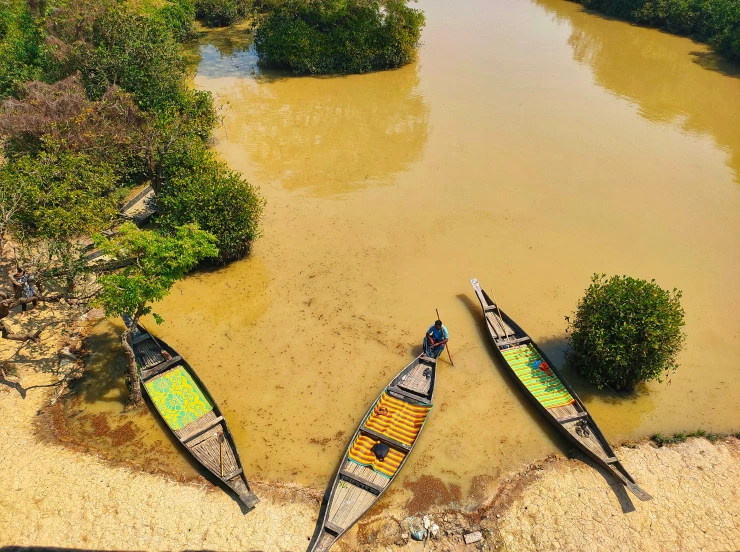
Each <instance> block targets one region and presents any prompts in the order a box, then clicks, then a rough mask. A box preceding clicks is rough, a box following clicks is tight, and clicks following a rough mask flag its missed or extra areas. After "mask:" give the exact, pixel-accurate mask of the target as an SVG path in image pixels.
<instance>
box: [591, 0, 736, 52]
mask: <svg viewBox="0 0 740 552" xmlns="http://www.w3.org/2000/svg"><path fill="white" fill-rule="evenodd" d="M576 1H577V2H579V3H581V4H583V5H584V6H586V7H587V8H590V9H593V10H597V11H600V12H603V13H606V14H608V15H613V16H615V17H619V18H621V19H626V20H627V21H633V22H635V23H641V24H646V25H652V26H655V27H660V28H663V29H665V30H667V31H669V32H672V33H675V34H680V35H685V36H689V37H691V38H694V39H696V40H700V41H702V42H706V43H708V44H711V45H712V46H714V47H715V48H716V49H717V50H718V51H719V52H722V53H723V54H726V55H727V56H728V57H730V58H732V59H738V60H740V2H738V1H737V0H576Z"/></svg>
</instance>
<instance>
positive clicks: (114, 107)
mask: <svg viewBox="0 0 740 552" xmlns="http://www.w3.org/2000/svg"><path fill="white" fill-rule="evenodd" d="M147 126H148V125H146V117H145V116H144V114H143V113H142V112H141V111H140V110H139V108H138V107H137V106H136V104H135V103H134V101H133V99H132V97H131V95H130V94H127V93H125V92H123V91H122V90H121V89H120V88H118V87H115V86H112V87H110V88H108V90H107V91H106V92H105V94H103V96H102V97H101V98H100V100H98V101H92V100H90V99H88V97H87V94H86V93H85V88H84V86H83V85H82V82H81V81H80V77H79V75H73V76H71V77H68V78H66V79H64V80H61V81H58V82H56V83H54V84H44V83H42V82H38V81H34V82H29V83H26V84H25V86H24V87H23V93H22V94H21V95H20V99H18V100H16V99H9V100H5V101H4V102H3V103H2V105H1V106H0V135H2V136H3V137H4V138H5V144H4V147H5V153H6V155H7V156H8V157H9V158H11V159H12V158H13V157H15V156H18V155H22V154H24V153H30V154H33V155H35V154H38V153H39V152H40V151H42V150H43V149H45V148H47V147H48V146H49V145H50V144H53V145H54V146H55V147H58V148H60V149H63V150H65V151H70V152H74V153H84V154H86V155H89V156H90V157H92V158H94V159H97V160H99V161H101V162H106V163H108V164H110V165H112V166H115V167H116V168H117V169H118V170H119V171H121V172H131V171H133V170H136V168H135V166H136V165H137V164H141V163H138V162H137V160H136V158H137V157H141V154H140V153H139V149H140V147H141V135H142V134H145V133H146V134H148V131H147V129H146V127H147ZM139 169H140V167H139Z"/></svg>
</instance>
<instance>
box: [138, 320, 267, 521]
mask: <svg viewBox="0 0 740 552" xmlns="http://www.w3.org/2000/svg"><path fill="white" fill-rule="evenodd" d="M124 322H126V323H127V324H130V323H131V320H130V319H129V320H126V319H124ZM131 343H132V346H133V349H134V355H135V356H136V362H137V364H138V365H139V369H140V373H141V387H142V389H143V390H144V392H145V393H146V395H147V396H148V397H149V399H150V401H151V403H152V405H153V406H154V409H155V410H156V411H157V414H159V416H160V417H161V418H162V420H163V421H164V422H165V424H166V425H167V427H168V428H169V430H170V431H171V432H172V433H173V435H174V436H175V437H176V438H177V440H178V441H180V443H181V444H182V446H184V447H185V448H186V449H187V450H188V452H189V453H190V454H192V455H193V457H194V458H195V459H196V460H197V461H198V462H199V463H200V464H201V465H202V466H203V467H205V468H206V469H207V470H208V471H209V472H211V473H212V474H213V475H214V476H215V477H216V478H217V479H218V480H220V481H221V482H222V483H224V484H225V485H227V486H228V487H229V488H230V489H232V490H233V491H234V492H235V493H236V495H237V496H238V497H239V500H240V501H241V502H242V503H243V504H244V505H245V506H246V507H247V508H249V509H251V508H254V507H255V505H256V504H257V503H258V502H259V499H258V498H257V496H256V495H255V494H254V493H253V492H252V491H251V489H250V487H249V482H248V481H247V477H246V475H245V474H244V470H243V468H242V463H241V460H240V459H239V453H238V452H237V450H236V444H235V443H234V439H233V437H232V436H231V432H230V431H229V426H228V425H227V424H226V420H225V419H224V417H223V414H222V413H221V410H220V409H219V407H218V405H217V404H216V401H215V400H213V397H212V396H211V394H210V393H209V392H208V389H207V388H206V386H205V385H204V384H203V382H202V381H201V380H200V378H199V377H198V374H196V373H195V370H193V368H192V367H191V366H190V365H189V364H188V363H187V362H186V361H185V360H184V359H183V358H182V357H181V356H180V355H178V354H177V351H175V350H174V349H173V348H172V347H170V346H169V345H167V344H166V343H165V342H164V341H162V340H161V339H156V338H155V337H154V336H153V335H152V334H150V333H149V332H147V330H146V329H145V328H144V326H142V325H141V324H139V325H137V326H136V328H134V329H133V331H132V332H131ZM163 351H164V352H166V354H163ZM168 356H169V357H170V358H169V359H168V358H167V357H168Z"/></svg>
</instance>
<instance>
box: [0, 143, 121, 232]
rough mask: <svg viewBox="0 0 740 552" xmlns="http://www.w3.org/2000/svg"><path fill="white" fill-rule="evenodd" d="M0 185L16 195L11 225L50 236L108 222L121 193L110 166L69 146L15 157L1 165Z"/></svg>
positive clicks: (89, 229)
mask: <svg viewBox="0 0 740 552" xmlns="http://www.w3.org/2000/svg"><path fill="white" fill-rule="evenodd" d="M0 186H2V187H3V188H4V189H5V190H7V193H6V194H5V195H8V196H12V194H15V193H17V194H19V196H20V198H21V202H20V207H19V210H18V212H17V214H16V219H15V221H14V222H15V224H14V228H13V231H14V232H15V233H18V234H20V235H22V236H28V237H42V238H49V239H71V238H75V237H78V236H81V235H84V234H91V233H93V232H97V231H100V230H102V229H105V228H107V227H108V226H109V225H110V224H111V222H112V221H113V219H115V217H116V215H117V211H118V210H117V205H118V202H119V201H120V200H121V198H122V195H123V193H124V190H121V189H119V188H118V187H117V179H116V176H115V173H114V171H113V169H112V168H111V167H110V166H108V165H106V164H104V163H101V162H97V161H94V160H92V159H91V158H90V157H88V156H87V155H84V154H75V153H70V152H51V153H47V152H45V151H44V152H41V153H40V154H39V155H38V156H35V157H34V156H31V155H23V156H21V157H18V158H17V159H14V160H13V162H12V163H9V164H6V165H3V166H0Z"/></svg>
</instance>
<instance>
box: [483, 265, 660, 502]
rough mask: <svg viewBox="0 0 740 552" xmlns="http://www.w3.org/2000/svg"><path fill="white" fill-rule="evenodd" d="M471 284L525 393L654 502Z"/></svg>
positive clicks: (531, 347) (552, 371) (569, 394)
mask: <svg viewBox="0 0 740 552" xmlns="http://www.w3.org/2000/svg"><path fill="white" fill-rule="evenodd" d="M470 283H471V284H472V285H473V289H474V290H475V294H476V295H477V296H478V300H479V301H480V304H481V307H482V308H483V316H484V317H485V319H486V327H487V328H488V333H489V334H490V336H491V339H492V340H493V343H494V345H495V346H496V352H497V353H498V356H499V358H500V359H501V360H502V361H503V363H504V365H506V367H507V368H508V369H509V371H510V372H511V374H512V376H513V377H514V381H516V382H517V384H519V386H520V387H521V388H522V390H523V391H524V394H525V395H526V396H527V397H528V398H529V399H530V400H531V401H532V402H533V403H534V404H535V406H536V407H537V408H538V410H539V411H540V412H542V414H543V415H544V416H545V417H546V418H547V419H548V420H549V421H550V422H551V423H552V424H553V425H554V426H555V427H557V428H558V429H559V430H560V432H561V433H563V434H564V435H565V437H566V438H568V440H569V441H571V442H572V443H573V444H575V445H576V446H577V447H578V448H579V449H581V450H582V451H584V452H585V453H586V454H587V455H588V456H589V457H591V458H592V459H593V460H594V461H595V462H596V463H597V464H599V465H600V466H601V467H603V468H604V469H605V470H607V471H608V472H609V473H611V474H612V475H613V476H614V477H615V478H616V479H617V480H618V481H620V482H621V483H622V484H623V485H624V486H625V487H627V488H628V489H629V490H630V491H631V492H632V494H634V495H635V496H636V497H637V498H639V499H640V500H650V499H651V498H652V497H651V496H650V495H649V494H648V493H646V492H645V491H643V490H642V489H641V488H640V487H639V486H638V485H637V484H636V483H635V481H634V479H632V476H631V475H630V474H629V473H628V472H627V470H626V469H624V467H623V466H622V464H621V463H620V462H619V459H617V457H616V456H615V455H614V451H613V450H612V448H611V446H610V445H609V443H608V442H607V441H606V438H605V437H604V435H603V434H602V433H601V430H600V429H599V428H598V426H597V425H596V422H594V420H593V418H591V415H590V414H589V413H588V411H587V410H586V407H585V406H584V405H583V402H581V399H580V398H578V395H577V394H576V392H575V391H574V390H573V388H572V387H571V386H570V385H569V384H568V382H567V381H566V380H565V379H564V378H563V376H562V375H561V374H560V372H559V370H558V369H557V368H556V367H555V365H554V364H553V363H552V362H551V361H550V359H548V358H547V355H545V353H544V352H543V351H542V349H540V348H539V347H538V346H537V344H536V343H535V342H534V341H533V340H532V338H531V337H529V335H527V333H526V332H525V331H524V330H522V329H521V327H519V326H518V325H517V324H516V322H514V321H513V320H512V319H511V318H509V317H508V316H507V315H506V313H505V312H503V311H502V310H501V309H500V308H499V307H498V305H496V304H495V303H494V302H493V301H492V300H491V298H490V297H488V295H487V294H486V292H485V291H483V290H482V289H481V287H480V284H479V283H478V280H476V279H475V278H473V279H472V280H470Z"/></svg>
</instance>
